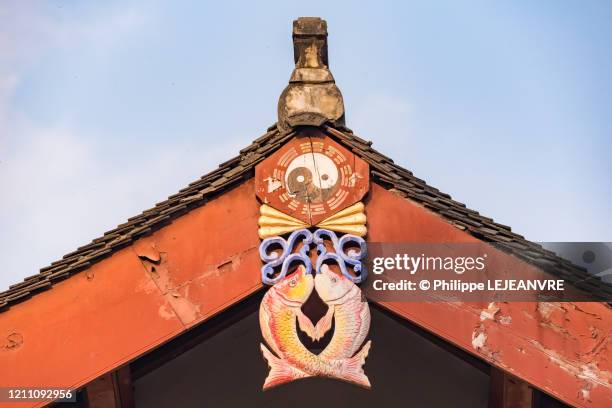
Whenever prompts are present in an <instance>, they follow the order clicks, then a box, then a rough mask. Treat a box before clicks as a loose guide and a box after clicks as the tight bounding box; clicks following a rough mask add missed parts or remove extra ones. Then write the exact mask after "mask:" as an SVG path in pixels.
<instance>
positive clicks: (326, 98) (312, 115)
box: [278, 17, 344, 132]
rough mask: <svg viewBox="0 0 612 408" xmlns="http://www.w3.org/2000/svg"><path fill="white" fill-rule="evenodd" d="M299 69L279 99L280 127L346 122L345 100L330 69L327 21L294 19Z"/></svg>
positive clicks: (309, 18)
mask: <svg viewBox="0 0 612 408" xmlns="http://www.w3.org/2000/svg"><path fill="white" fill-rule="evenodd" d="M293 53H294V61H295V69H294V70H293V73H292V74H291V78H290V79H289V85H287V87H286V88H285V90H284V91H283V93H282V94H281V96H280V98H279V100H278V127H279V128H280V129H281V130H282V131H286V132H287V131H289V130H291V129H292V128H293V127H295V126H300V125H302V126H303V125H309V126H321V125H322V124H323V123H325V122H330V123H332V124H335V125H344V102H343V100H342V94H341V93H340V90H339V89H338V87H337V86H336V83H335V81H334V77H333V76H332V74H331V72H330V71H329V67H328V64H329V63H328V59H327V22H326V21H325V20H322V19H320V18H319V17H300V18H298V19H297V20H295V21H294V22H293Z"/></svg>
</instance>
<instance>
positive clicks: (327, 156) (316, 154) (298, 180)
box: [255, 132, 369, 225]
mask: <svg viewBox="0 0 612 408" xmlns="http://www.w3.org/2000/svg"><path fill="white" fill-rule="evenodd" d="M368 187H369V169H368V164H367V163H366V162H365V161H363V160H362V159H361V158H359V157H357V156H355V155H354V154H353V153H352V152H350V151H349V150H347V149H346V148H344V147H342V146H341V145H339V144H338V143H336V142H335V141H334V140H332V139H331V138H330V137H329V136H326V135H324V134H323V133H321V132H316V133H314V132H313V133H311V134H308V135H302V136H298V137H296V138H294V139H293V140H291V141H289V142H288V143H287V144H286V145H285V146H283V147H282V148H280V149H279V150H278V151H277V152H275V153H274V154H273V155H272V156H270V157H269V158H268V159H266V160H265V161H264V162H262V163H261V164H259V165H258V166H257V167H256V168H255V189H256V193H257V197H259V199H260V200H261V201H262V202H263V203H265V204H268V205H269V206H271V207H273V208H275V209H277V210H279V211H281V212H283V213H285V214H288V215H291V216H292V217H294V218H296V219H298V220H300V221H303V222H304V223H306V224H307V225H316V224H318V223H319V222H321V221H323V220H324V219H326V218H328V217H330V216H331V215H333V214H335V213H337V212H339V211H341V210H343V209H344V208H346V207H349V206H350V205H352V204H355V203H356V202H358V201H359V200H361V198H363V196H364V195H365V194H366V193H367V191H368Z"/></svg>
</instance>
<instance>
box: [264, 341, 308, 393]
mask: <svg viewBox="0 0 612 408" xmlns="http://www.w3.org/2000/svg"><path fill="white" fill-rule="evenodd" d="M261 352H262V353H263V356H264V358H265V359H266V360H267V361H268V365H269V366H270V373H269V374H268V376H267V377H266V380H265V382H264V385H263V390H264V391H265V390H267V389H268V388H272V387H276V386H278V385H281V384H284V383H287V382H290V381H293V380H297V379H299V378H305V377H310V375H308V374H306V373H304V372H303V371H300V370H298V369H297V368H295V367H292V366H291V365H289V364H288V363H287V362H286V361H284V360H282V359H280V358H278V357H276V356H275V355H274V354H272V353H271V352H270V350H268V348H267V347H266V346H264V345H263V344H261Z"/></svg>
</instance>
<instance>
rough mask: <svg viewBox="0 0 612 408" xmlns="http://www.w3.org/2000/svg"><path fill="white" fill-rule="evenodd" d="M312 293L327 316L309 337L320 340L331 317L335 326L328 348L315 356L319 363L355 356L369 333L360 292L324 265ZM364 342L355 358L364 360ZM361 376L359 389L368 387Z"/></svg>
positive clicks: (364, 378)
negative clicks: (359, 355) (323, 303)
mask: <svg viewBox="0 0 612 408" xmlns="http://www.w3.org/2000/svg"><path fill="white" fill-rule="evenodd" d="M314 281H315V290H316V291H317V293H318V295H319V297H320V298H321V300H323V302H325V303H326V304H327V306H328V310H327V313H326V314H325V316H323V317H322V318H321V319H320V320H319V321H318V322H317V325H316V326H315V329H314V335H313V334H309V333H308V332H306V333H307V334H309V336H310V337H311V338H313V339H315V340H318V339H320V338H321V337H323V335H324V334H325V333H326V332H327V331H328V330H329V329H330V328H331V323H332V317H333V320H334V322H335V326H334V334H333V336H332V339H331V340H330V342H329V344H328V345H327V347H325V349H324V350H323V351H322V352H321V354H319V356H320V357H321V358H323V359H327V360H336V359H346V358H350V357H352V356H353V355H355V352H356V351H357V350H358V349H359V347H361V345H362V344H363V342H364V340H365V338H366V336H367V334H368V331H369V330H370V308H369V306H368V303H367V302H365V301H363V300H362V295H361V290H360V289H359V287H358V286H357V285H355V284H354V283H353V282H351V281H350V280H349V279H347V278H346V277H345V276H343V275H337V274H335V273H334V272H332V271H331V270H330V269H329V268H328V267H327V265H323V266H322V267H321V273H319V274H317V275H316V276H315V279H314ZM371 343H372V342H371V341H368V342H367V343H366V344H365V345H364V346H363V348H362V350H361V352H360V353H359V354H362V355H363V356H364V359H365V357H367V355H368V351H369V349H370V347H371ZM360 374H361V375H362V378H361V381H360V382H361V385H364V386H366V387H367V388H369V387H370V381H369V380H368V377H367V376H366V375H365V373H363V371H361V372H360Z"/></svg>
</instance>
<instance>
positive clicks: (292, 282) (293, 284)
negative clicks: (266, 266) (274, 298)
mask: <svg viewBox="0 0 612 408" xmlns="http://www.w3.org/2000/svg"><path fill="white" fill-rule="evenodd" d="M295 285H297V282H296V281H295V279H291V280H290V281H289V286H291V287H294V286H295Z"/></svg>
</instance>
